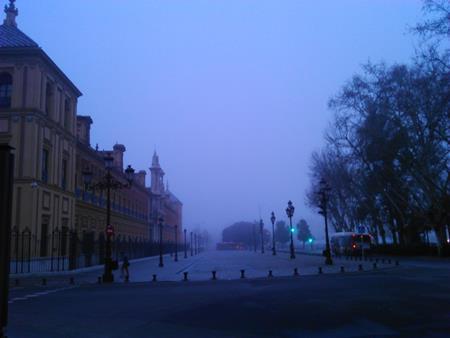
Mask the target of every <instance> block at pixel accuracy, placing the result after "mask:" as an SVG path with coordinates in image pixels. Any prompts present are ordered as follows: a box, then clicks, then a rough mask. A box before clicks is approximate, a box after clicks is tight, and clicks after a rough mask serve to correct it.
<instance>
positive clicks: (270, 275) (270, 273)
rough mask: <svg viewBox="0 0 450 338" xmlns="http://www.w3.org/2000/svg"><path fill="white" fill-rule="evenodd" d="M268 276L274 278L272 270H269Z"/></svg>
mask: <svg viewBox="0 0 450 338" xmlns="http://www.w3.org/2000/svg"><path fill="white" fill-rule="evenodd" d="M267 277H269V278H272V277H273V273H272V270H269V276H267Z"/></svg>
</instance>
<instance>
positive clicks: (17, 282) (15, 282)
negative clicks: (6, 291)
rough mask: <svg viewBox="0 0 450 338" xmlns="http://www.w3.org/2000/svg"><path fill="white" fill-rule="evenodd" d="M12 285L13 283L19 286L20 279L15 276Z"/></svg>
mask: <svg viewBox="0 0 450 338" xmlns="http://www.w3.org/2000/svg"><path fill="white" fill-rule="evenodd" d="M14 285H15V286H19V285H20V281H19V279H18V278H16V280H15V281H14Z"/></svg>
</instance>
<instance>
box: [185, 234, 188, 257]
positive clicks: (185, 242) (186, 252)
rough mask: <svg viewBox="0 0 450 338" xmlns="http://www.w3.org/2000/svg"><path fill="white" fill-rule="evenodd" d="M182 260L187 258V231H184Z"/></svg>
mask: <svg viewBox="0 0 450 338" xmlns="http://www.w3.org/2000/svg"><path fill="white" fill-rule="evenodd" d="M184 258H188V256H187V230H186V229H184Z"/></svg>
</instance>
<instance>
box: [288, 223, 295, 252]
mask: <svg viewBox="0 0 450 338" xmlns="http://www.w3.org/2000/svg"><path fill="white" fill-rule="evenodd" d="M289 223H290V229H289V230H290V233H291V257H290V258H291V259H295V250H294V234H293V232H292V216H290V217H289Z"/></svg>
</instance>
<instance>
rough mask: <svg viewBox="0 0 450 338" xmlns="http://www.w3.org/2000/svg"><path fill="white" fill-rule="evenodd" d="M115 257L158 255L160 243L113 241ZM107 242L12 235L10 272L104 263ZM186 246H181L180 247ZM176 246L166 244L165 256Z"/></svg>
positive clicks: (91, 237)
mask: <svg viewBox="0 0 450 338" xmlns="http://www.w3.org/2000/svg"><path fill="white" fill-rule="evenodd" d="M111 245H112V258H113V259H115V260H120V259H121V258H122V256H123V255H126V256H127V257H128V259H136V258H142V257H149V256H155V255H158V254H159V244H158V243H155V242H150V241H143V240H137V239H131V238H129V237H127V238H125V237H121V236H117V237H113V238H112V242H111ZM105 247H106V239H105V237H104V236H103V234H100V235H99V236H97V238H96V236H95V233H94V232H84V233H82V234H81V235H79V234H78V233H77V232H73V231H67V230H64V229H63V230H55V231H52V233H50V234H48V235H47V236H41V237H40V238H39V239H38V238H37V236H35V235H34V234H31V232H30V231H29V230H24V231H20V232H19V231H17V230H13V231H12V232H11V260H10V273H11V274H13V275H14V274H24V273H36V272H58V271H67V270H76V269H81V268H86V267H91V266H95V265H100V264H103V263H104V257H105ZM180 247H182V244H180V243H179V244H178V248H180ZM174 249H175V244H174V243H164V244H163V253H171V252H174Z"/></svg>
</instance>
